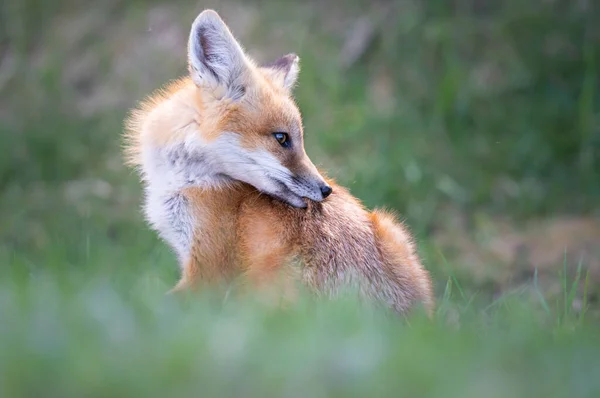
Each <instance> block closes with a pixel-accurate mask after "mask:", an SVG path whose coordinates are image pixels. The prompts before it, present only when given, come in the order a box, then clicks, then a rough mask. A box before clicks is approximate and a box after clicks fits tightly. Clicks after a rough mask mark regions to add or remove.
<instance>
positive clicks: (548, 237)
mask: <svg viewBox="0 0 600 398" xmlns="http://www.w3.org/2000/svg"><path fill="white" fill-rule="evenodd" d="M446 214H447V216H448V217H447V220H446V221H447V222H445V223H444V225H443V226H441V228H440V229H439V230H438V231H436V232H435V233H434V234H433V239H434V242H435V243H436V244H437V245H438V247H440V249H441V250H442V251H443V252H444V253H445V256H446V257H447V258H449V259H451V261H452V264H453V266H454V267H455V268H456V269H457V271H458V272H459V273H461V274H462V275H467V276H468V277H470V278H472V279H473V281H474V282H475V283H476V284H478V285H486V284H487V285H489V284H490V283H491V284H493V285H494V286H495V288H496V289H497V290H499V291H504V290H506V289H508V288H509V287H511V286H514V285H515V284H520V283H524V282H530V281H532V280H533V278H534V275H535V273H536V270H537V274H538V280H539V284H540V286H542V288H543V290H545V291H546V292H547V293H548V294H549V295H553V294H560V293H561V291H562V282H563V274H564V270H565V269H566V272H567V278H568V280H569V281H572V280H573V278H574V277H575V275H576V273H577V268H578V267H579V264H581V268H582V278H584V277H585V275H586V273H588V272H589V288H590V289H591V292H592V294H597V293H600V292H598V286H600V219H599V218H598V217H596V216H588V217H582V216H577V217H576V216H558V217H552V218H547V219H543V220H531V221H528V222H526V223H525V224H524V225H522V226H516V225H515V224H514V223H511V222H509V221H508V220H505V219H502V218H500V217H495V218H492V217H487V216H482V215H478V216H475V217H474V219H473V220H471V221H467V218H466V217H465V216H464V215H461V214H460V213H459V212H457V211H448V212H447V213H446ZM469 224H471V225H469ZM580 285H581V286H580V288H581V289H580V290H582V289H583V283H581V284H580Z"/></svg>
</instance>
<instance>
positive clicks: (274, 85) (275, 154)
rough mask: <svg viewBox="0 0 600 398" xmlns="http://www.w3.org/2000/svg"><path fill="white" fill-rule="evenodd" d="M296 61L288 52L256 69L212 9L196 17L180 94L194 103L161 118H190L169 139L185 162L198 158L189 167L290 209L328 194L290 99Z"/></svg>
mask: <svg viewBox="0 0 600 398" xmlns="http://www.w3.org/2000/svg"><path fill="white" fill-rule="evenodd" d="M298 61H299V59H298V56H297V55H295V54H288V55H286V56H283V57H281V58H280V59H278V60H276V61H275V62H273V63H271V64H269V65H261V66H259V65H257V64H255V63H254V61H253V60H251V59H250V57H249V56H247V55H246V54H245V52H244V50H243V49H242V47H241V46H240V44H239V43H238V42H237V41H236V39H235V38H234V37H233V35H232V33H231V32H230V30H229V28H228V27H227V25H226V24H225V23H224V22H223V20H222V19H221V18H220V17H219V15H218V14H217V13H216V12H215V11H212V10H205V11H203V12H202V13H201V14H200V15H199V16H198V17H197V18H196V20H195V21H194V23H193V24H192V28H191V32H190V36H189V42H188V65H189V68H188V69H189V74H190V76H189V77H190V78H191V79H190V80H191V82H193V84H190V87H188V88H187V90H188V92H190V93H191V94H190V96H191V97H192V98H194V100H193V101H191V103H192V105H190V106H188V105H185V108H186V109H185V110H184V111H182V110H181V107H180V108H177V109H179V111H177V113H178V114H174V112H173V111H171V112H169V116H168V117H169V118H177V117H182V115H183V114H184V113H186V114H191V115H192V117H190V119H191V120H190V122H189V123H187V122H186V123H183V122H182V121H181V120H179V121H178V122H177V123H178V125H180V126H181V125H184V127H185V128H179V130H178V133H177V134H176V135H177V136H178V137H180V139H181V140H182V141H183V142H185V148H186V150H187V151H188V152H189V157H190V158H194V156H195V155H198V156H200V157H202V158H203V159H205V161H204V162H202V164H201V165H198V163H196V166H193V167H203V168H205V170H204V172H205V173H207V174H209V175H211V176H214V177H216V178H224V179H230V180H238V181H242V182H245V183H247V184H250V185H252V186H254V187H255V188H257V189H258V190H259V191H261V192H263V193H266V194H268V195H270V196H272V197H275V198H277V199H279V200H282V201H284V202H287V203H288V204H290V205H292V206H294V207H306V206H307V204H306V202H305V198H308V199H310V200H313V201H322V200H323V199H325V198H326V197H327V196H329V194H331V192H332V188H331V187H330V186H329V185H328V184H327V183H326V182H325V180H324V179H323V177H322V176H321V174H320V173H319V171H318V170H317V168H316V167H315V166H314V164H313V163H312V162H311V160H310V159H309V158H308V156H307V154H306V152H305V150H304V142H303V127H302V119H301V116H300V112H299V110H298V108H297V106H296V104H295V103H294V101H293V99H292V96H291V94H292V89H293V86H294V84H295V83H296V79H297V77H298V72H299V66H298ZM190 90H191V91H190ZM189 108H193V109H189ZM182 132H183V133H182ZM198 156H197V158H198Z"/></svg>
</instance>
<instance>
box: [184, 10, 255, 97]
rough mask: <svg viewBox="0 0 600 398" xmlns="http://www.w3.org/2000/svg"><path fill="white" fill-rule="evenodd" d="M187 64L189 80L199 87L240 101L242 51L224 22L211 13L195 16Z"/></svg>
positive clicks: (244, 60)
mask: <svg viewBox="0 0 600 398" xmlns="http://www.w3.org/2000/svg"><path fill="white" fill-rule="evenodd" d="M188 63H189V72H190V75H191V78H192V80H193V81H194V82H195V83H196V85H198V86H200V87H206V88H209V89H212V90H215V92H218V91H217V90H218V89H221V90H224V94H223V95H225V96H227V97H229V98H232V99H239V98H240V97H241V96H242V95H243V94H244V91H245V88H244V84H243V77H244V74H245V72H246V70H247V68H248V60H247V58H246V56H245V54H244V50H243V49H242V47H241V46H240V44H239V43H238V42H237V41H236V40H235V38H234V37H233V35H232V33H231V31H230V30H229V28H228V27H227V25H225V22H223V20H222V19H221V17H219V14H217V13H216V12H215V11H213V10H205V11H202V12H201V13H200V15H198V17H197V18H196V20H195V21H194V23H193V24H192V29H191V32H190V38H189V43H188Z"/></svg>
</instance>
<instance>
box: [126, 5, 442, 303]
mask: <svg viewBox="0 0 600 398" xmlns="http://www.w3.org/2000/svg"><path fill="white" fill-rule="evenodd" d="M187 53H188V54H187V55H188V65H189V76H186V77H184V78H182V79H180V80H178V81H176V82H175V83H172V84H170V85H169V86H168V87H166V88H165V89H163V90H161V91H159V92H157V93H155V94H154V95H153V96H151V97H150V98H149V99H147V100H146V101H144V102H143V103H142V104H141V105H140V106H139V107H138V108H137V109H135V110H133V111H132V112H131V115H130V117H129V118H128V120H127V123H126V126H127V127H126V133H125V138H126V147H125V150H126V154H127V162H128V164H129V165H131V166H133V167H135V168H137V169H138V171H139V172H140V175H141V179H142V181H143V184H144V187H145V206H144V210H145V215H146V218H147V220H148V222H149V224H150V225H151V226H152V228H153V229H154V230H156V231H157V232H158V233H159V235H160V236H161V237H162V238H163V239H164V240H165V241H166V242H167V243H168V244H169V245H170V246H171V247H172V249H173V250H174V252H175V253H176V254H177V257H178V260H179V263H180V267H181V278H180V280H179V282H178V283H177V285H176V286H175V287H174V288H173V290H174V291H181V290H187V289H191V288H194V287H196V286H198V285H199V284H200V283H207V282H223V281H228V280H231V279H232V278H234V277H236V276H238V275H243V276H244V277H245V278H247V280H248V281H249V282H250V285H251V286H253V285H256V286H264V285H268V284H269V283H271V282H273V283H274V278H275V276H276V275H278V274H279V273H280V272H282V271H283V272H284V273H285V272H286V269H288V268H292V267H296V268H298V267H297V266H296V265H297V264H300V265H299V271H298V272H296V274H294V276H293V277H294V278H296V279H297V281H298V282H300V283H303V284H304V285H305V286H307V287H308V288H309V289H310V290H312V291H315V292H317V293H319V294H325V295H328V296H334V295H335V294H336V293H339V292H340V291H341V290H342V289H343V288H344V287H346V286H352V287H354V288H356V289H357V291H358V292H359V293H360V295H361V297H364V298H367V299H375V300H376V302H379V303H382V304H383V305H385V306H387V307H388V308H391V309H393V310H395V311H397V312H398V313H401V314H405V313H407V312H408V311H409V310H410V309H412V308H414V307H415V306H416V305H422V306H423V307H424V308H425V309H426V311H427V312H428V313H429V314H431V312H432V310H433V307H434V298H433V294H432V287H431V280H430V277H429V273H428V272H427V271H426V270H425V269H424V268H423V266H422V265H421V262H420V259H419V257H418V255H417V253H416V250H415V245H414V243H413V240H412V238H411V236H410V234H409V232H408V231H407V229H405V228H404V226H403V225H401V224H399V223H398V222H397V221H396V220H395V219H394V217H393V216H392V215H391V214H389V213H386V212H383V211H379V210H376V211H373V212H369V211H367V210H366V209H365V208H364V207H363V205H362V204H361V203H360V202H359V201H358V200H357V199H355V198H354V197H353V196H352V195H351V194H350V193H349V192H348V191H347V190H346V189H344V188H343V187H341V186H339V185H337V184H336V183H335V182H334V181H333V180H332V179H329V178H326V177H324V176H323V175H322V174H321V173H320V172H319V170H317V168H316V167H315V166H314V164H313V163H312V161H311V160H310V159H309V158H308V156H307V154H306V152H305V150H304V143H303V130H302V118H301V116H300V111H299V110H298V108H297V106H296V104H295V102H294V100H293V99H292V91H293V87H294V85H295V83H296V79H297V77H298V73H299V58H298V56H297V55H295V54H288V55H285V56H283V57H281V58H280V59H278V60H276V61H275V62H273V63H271V64H268V65H258V64H256V63H255V62H254V61H253V60H252V59H251V58H250V57H249V56H248V55H247V54H246V53H245V52H244V50H243V49H242V47H241V46H240V44H239V43H238V42H237V41H236V39H235V38H234V36H233V35H232V33H231V31H230V30H229V28H228V27H227V25H226V24H225V23H224V22H223V20H222V19H221V18H220V17H219V15H218V14H217V13H216V12H215V11H213V10H205V11H203V12H201V13H200V15H198V17H197V18H196V19H195V21H194V22H193V24H192V27H191V32H190V36H189V42H188V49H187ZM293 264H294V265H293Z"/></svg>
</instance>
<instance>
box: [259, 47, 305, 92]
mask: <svg viewBox="0 0 600 398" xmlns="http://www.w3.org/2000/svg"><path fill="white" fill-rule="evenodd" d="M263 69H264V70H265V71H266V72H267V73H268V74H269V76H270V77H271V79H272V80H273V81H275V82H276V83H278V84H279V85H280V86H282V87H283V88H285V89H286V90H288V91H291V90H292V89H293V88H294V85H295V84H296V81H297V80H298V74H299V73H300V57H298V56H297V55H296V54H293V53H292V54H288V55H284V56H283V57H281V58H279V59H278V60H276V61H275V62H272V63H270V64H267V65H264V66H263Z"/></svg>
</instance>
